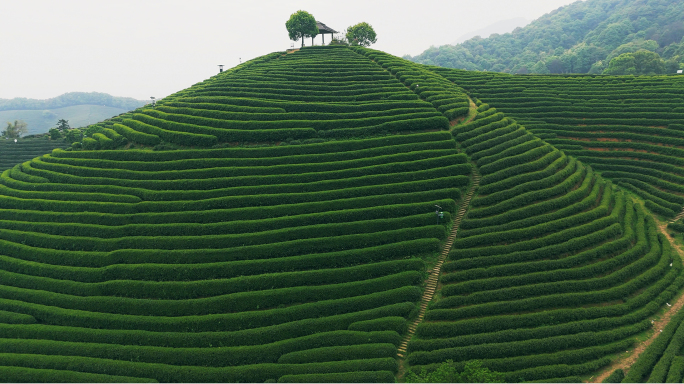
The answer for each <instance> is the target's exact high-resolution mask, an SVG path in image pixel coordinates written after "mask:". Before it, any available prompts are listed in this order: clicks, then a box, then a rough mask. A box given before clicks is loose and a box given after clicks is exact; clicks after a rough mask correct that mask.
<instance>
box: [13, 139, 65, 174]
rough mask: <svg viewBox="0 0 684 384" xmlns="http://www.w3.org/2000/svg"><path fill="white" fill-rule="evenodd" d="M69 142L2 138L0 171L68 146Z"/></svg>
mask: <svg viewBox="0 0 684 384" xmlns="http://www.w3.org/2000/svg"><path fill="white" fill-rule="evenodd" d="M68 146H69V144H68V143H66V142H64V141H61V140H60V141H57V140H47V138H40V139H19V140H17V142H16V143H15V142H14V140H9V139H7V140H6V139H0V171H4V170H6V169H8V168H12V167H13V166H15V165H17V164H19V163H23V162H25V161H29V160H31V159H33V158H35V157H37V156H40V155H43V154H46V153H50V151H52V150H53V149H55V148H66V147H68Z"/></svg>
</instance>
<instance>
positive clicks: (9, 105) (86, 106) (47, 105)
mask: <svg viewBox="0 0 684 384" xmlns="http://www.w3.org/2000/svg"><path fill="white" fill-rule="evenodd" d="M147 103H148V102H147V101H145V100H136V99H134V98H131V97H115V96H112V95H109V94H106V93H99V92H69V93H65V94H63V95H60V96H57V97H53V98H51V99H45V100H38V99H26V98H14V99H0V123H2V124H3V125H4V123H5V122H7V121H15V120H24V121H25V122H26V123H27V124H28V129H29V134H38V133H45V132H47V131H48V130H49V129H50V128H52V127H54V126H55V125H56V124H57V121H58V120H59V119H65V120H68V121H69V125H70V126H71V127H73V128H78V127H83V126H86V125H89V124H93V123H97V122H99V121H102V120H104V119H107V118H110V117H112V116H116V115H119V114H121V113H124V112H128V111H130V110H132V109H135V108H138V107H141V106H143V105H145V104H147Z"/></svg>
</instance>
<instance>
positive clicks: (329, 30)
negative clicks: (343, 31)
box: [311, 21, 337, 45]
mask: <svg viewBox="0 0 684 384" xmlns="http://www.w3.org/2000/svg"><path fill="white" fill-rule="evenodd" d="M316 26H317V27H318V33H319V34H320V35H321V39H322V41H323V45H325V34H326V33H329V34H331V35H333V34H335V33H337V31H336V30H334V29H332V28H330V27H328V26H327V25H325V24H323V23H321V22H320V21H317V22H316ZM313 39H314V38H313V36H312V37H311V45H313ZM330 40H332V36H331V38H330Z"/></svg>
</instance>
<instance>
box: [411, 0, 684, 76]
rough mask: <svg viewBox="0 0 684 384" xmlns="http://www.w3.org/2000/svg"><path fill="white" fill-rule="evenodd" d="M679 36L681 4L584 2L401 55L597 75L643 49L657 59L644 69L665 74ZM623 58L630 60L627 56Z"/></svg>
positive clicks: (674, 62)
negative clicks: (509, 27)
mask: <svg viewBox="0 0 684 384" xmlns="http://www.w3.org/2000/svg"><path fill="white" fill-rule="evenodd" d="M683 37H684V2H681V1H672V0H587V1H577V2H575V3H573V4H570V5H567V6H565V7H562V8H559V9H557V10H555V11H553V12H550V13H548V14H546V15H544V16H542V17H540V18H539V19H537V20H535V21H533V22H532V23H530V24H529V25H527V26H526V27H524V28H516V30H514V31H513V32H512V33H506V34H503V35H492V36H490V37H488V38H486V39H483V38H480V37H474V38H472V39H470V40H468V41H466V42H464V43H462V44H459V45H444V46H441V47H439V48H437V47H430V48H429V49H428V50H426V51H425V52H423V53H422V54H420V55H418V56H415V57H410V56H405V57H404V58H406V59H409V60H412V61H415V62H418V63H421V64H430V65H438V66H442V67H448V68H460V69H468V70H479V71H482V70H487V71H496V72H508V73H602V72H604V71H605V70H606V69H608V68H609V63H610V61H611V60H612V59H613V58H617V57H618V56H620V55H621V54H629V53H633V52H636V51H639V50H646V51H650V52H654V53H657V54H658V55H660V58H661V59H662V60H661V61H660V62H658V65H657V68H656V69H655V70H651V69H650V68H649V69H647V70H646V71H645V72H644V73H649V71H651V72H655V73H669V72H674V71H675V70H676V69H678V68H680V67H681V65H682V62H684V40H683ZM652 56H655V55H652ZM624 59H625V60H628V61H629V60H632V61H633V60H634V58H630V57H629V55H626V56H624ZM652 59H653V58H652V57H651V60H652ZM656 59H657V57H656ZM625 60H622V62H623V64H624V62H625ZM638 61H639V59H638V58H637V62H638ZM656 61H657V60H656ZM619 63H620V60H618V63H617V64H619ZM630 65H631V66H630ZM623 66H624V65H623ZM624 67H625V69H626V72H625V74H630V73H632V72H634V74H639V73H641V72H640V68H639V64H637V65H632V64H628V65H626V66H624ZM635 70H636V71H635ZM614 74H618V73H614Z"/></svg>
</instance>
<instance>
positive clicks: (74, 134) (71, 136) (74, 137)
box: [64, 128, 83, 143]
mask: <svg viewBox="0 0 684 384" xmlns="http://www.w3.org/2000/svg"><path fill="white" fill-rule="evenodd" d="M64 137H65V138H66V140H67V141H68V142H70V143H74V142H77V141H81V139H82V138H83V132H82V131H81V130H80V129H78V128H76V129H70V130H68V131H66V134H65V135H64Z"/></svg>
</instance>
